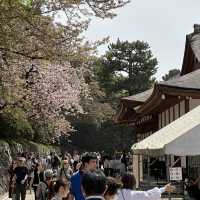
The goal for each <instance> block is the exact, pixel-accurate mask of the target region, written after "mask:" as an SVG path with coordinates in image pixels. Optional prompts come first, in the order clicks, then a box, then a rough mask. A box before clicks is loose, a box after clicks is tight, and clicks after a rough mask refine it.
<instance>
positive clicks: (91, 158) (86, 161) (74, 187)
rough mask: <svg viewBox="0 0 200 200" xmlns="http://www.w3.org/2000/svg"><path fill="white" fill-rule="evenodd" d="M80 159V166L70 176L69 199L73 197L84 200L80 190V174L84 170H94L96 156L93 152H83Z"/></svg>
mask: <svg viewBox="0 0 200 200" xmlns="http://www.w3.org/2000/svg"><path fill="white" fill-rule="evenodd" d="M81 161H82V166H81V168H80V169H79V171H78V172H76V173H75V174H74V175H73V176H72V177H71V188H70V195H69V199H70V200H72V199H74V198H75V200H85V198H84V196H83V193H82V190H81V180H82V176H83V174H84V173H85V172H87V171H94V170H96V168H97V156H96V154H94V153H84V154H83V155H82V159H81Z"/></svg>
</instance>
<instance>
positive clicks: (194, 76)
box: [158, 69, 200, 90]
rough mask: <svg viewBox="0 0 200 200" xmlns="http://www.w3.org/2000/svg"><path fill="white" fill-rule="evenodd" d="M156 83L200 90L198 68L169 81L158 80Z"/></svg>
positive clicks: (199, 72) (199, 71)
mask: <svg viewBox="0 0 200 200" xmlns="http://www.w3.org/2000/svg"><path fill="white" fill-rule="evenodd" d="M158 85H160V86H168V87H176V88H183V89H194V90H200V69H199V70H196V71H193V72H191V73H189V74H186V75H184V76H180V77H178V78H175V79H172V80H169V81H165V82H160V83H159V84H158Z"/></svg>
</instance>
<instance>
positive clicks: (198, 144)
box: [132, 106, 200, 156]
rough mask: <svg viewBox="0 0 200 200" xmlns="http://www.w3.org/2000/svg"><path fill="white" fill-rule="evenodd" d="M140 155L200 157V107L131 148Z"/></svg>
mask: <svg viewBox="0 0 200 200" xmlns="http://www.w3.org/2000/svg"><path fill="white" fill-rule="evenodd" d="M132 150H133V153H134V154H141V155H152V156H153V155H155V156H157V155H177V156H186V155H188V156H194V155H200V106H198V107H196V108H195V109H193V110H191V111H190V112H188V113H187V114H185V115H183V116H182V117H180V118H179V119H177V120H175V121H174V122H172V123H170V124H169V125H167V126H165V127H164V128H162V129H160V130H159V131H157V132H156V133H154V134H152V135H151V136H149V137H147V138H145V139H144V140H142V141H141V142H138V143H136V144H134V145H133V146H132Z"/></svg>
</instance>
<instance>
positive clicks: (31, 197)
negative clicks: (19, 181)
mask: <svg viewBox="0 0 200 200" xmlns="http://www.w3.org/2000/svg"><path fill="white" fill-rule="evenodd" d="M0 200H11V199H9V198H8V195H7V194H6V195H4V196H3V197H0ZM26 200H35V198H34V194H33V192H32V194H30V192H29V191H28V192H27V194H26ZM162 200H169V198H164V199H162ZM171 200H182V198H172V199H171Z"/></svg>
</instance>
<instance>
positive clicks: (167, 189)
mask: <svg viewBox="0 0 200 200" xmlns="http://www.w3.org/2000/svg"><path fill="white" fill-rule="evenodd" d="M175 189H176V188H175V186H172V185H171V183H169V184H167V185H165V191H166V192H169V193H171V192H174V190H175Z"/></svg>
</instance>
